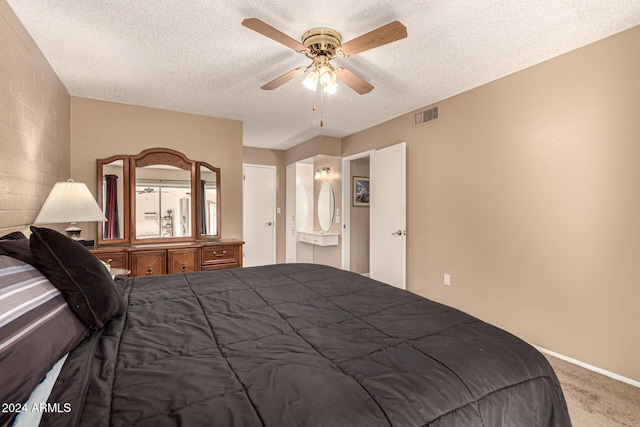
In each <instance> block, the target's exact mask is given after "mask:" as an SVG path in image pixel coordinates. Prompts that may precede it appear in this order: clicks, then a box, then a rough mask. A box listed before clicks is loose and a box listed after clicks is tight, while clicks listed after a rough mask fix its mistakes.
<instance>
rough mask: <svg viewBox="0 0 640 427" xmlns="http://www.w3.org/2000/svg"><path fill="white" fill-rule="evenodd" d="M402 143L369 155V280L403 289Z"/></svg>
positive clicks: (404, 235)
mask: <svg viewBox="0 0 640 427" xmlns="http://www.w3.org/2000/svg"><path fill="white" fill-rule="evenodd" d="M406 168H407V160H406V144H405V143H404V142H401V143H399V144H396V145H392V146H391V147H387V148H383V149H381V150H376V151H374V152H373V153H371V163H370V185H371V189H370V193H369V194H370V196H369V198H370V202H369V205H370V206H369V215H370V234H371V235H370V249H369V251H370V253H369V274H370V276H371V278H373V279H376V280H379V281H381V282H384V283H388V284H389V285H393V286H395V287H398V288H401V289H406V240H407V238H406V204H407V203H406V201H407V199H406V183H407V172H406Z"/></svg>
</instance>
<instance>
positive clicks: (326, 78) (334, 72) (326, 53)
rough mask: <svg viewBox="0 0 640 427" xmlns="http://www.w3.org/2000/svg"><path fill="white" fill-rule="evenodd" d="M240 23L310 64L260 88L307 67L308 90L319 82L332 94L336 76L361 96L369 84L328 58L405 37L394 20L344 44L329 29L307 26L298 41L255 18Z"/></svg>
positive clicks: (271, 86) (268, 87)
mask: <svg viewBox="0 0 640 427" xmlns="http://www.w3.org/2000/svg"><path fill="white" fill-rule="evenodd" d="M242 25H244V26H245V27H247V28H249V29H251V30H253V31H256V32H258V33H260V34H262V35H264V36H266V37H269V38H270V39H273V40H275V41H277V42H279V43H281V44H283V45H285V46H286V47H288V48H290V49H293V50H295V51H296V52H298V53H302V54H304V55H305V56H306V57H307V58H309V59H311V64H309V65H307V66H305V67H298V68H295V69H293V70H291V71H289V72H288V73H285V74H283V75H281V76H280V77H278V78H276V79H274V80H272V81H270V82H269V83H267V84H265V85H263V86H262V87H261V89H264V90H273V89H276V88H278V87H280V86H281V85H283V84H284V83H286V82H288V81H290V80H292V79H293V78H295V77H297V76H298V75H300V74H301V73H303V72H305V71H307V70H309V69H311V72H310V73H309V74H308V75H307V77H306V78H305V80H304V81H303V84H304V85H305V86H306V87H307V88H309V89H311V90H314V91H315V90H316V88H317V87H318V84H320V85H321V86H322V88H323V91H324V92H328V93H333V92H335V90H336V87H337V84H336V79H338V80H340V81H342V82H343V83H345V84H346V85H347V86H349V87H350V88H351V89H353V90H354V91H356V92H358V93H359V94H360V95H364V94H365V93H369V92H370V91H371V90H372V89H373V86H372V85H371V84H370V83H368V82H366V81H365V80H363V79H362V78H360V77H358V76H357V75H356V74H354V73H352V72H351V71H349V70H347V69H346V68H344V67H341V66H334V65H332V64H331V62H330V61H331V59H333V58H335V57H336V56H338V57H341V56H342V57H348V56H353V55H356V54H358V53H360V52H364V51H365V50H369V49H373V48H374V47H378V46H382V45H385V44H387V43H391V42H394V41H397V40H400V39H403V38H405V37H407V29H406V27H405V26H404V25H402V24H401V23H400V22H398V21H393V22H391V23H389V24H387V25H384V26H382V27H380V28H378V29H376V30H373V31H371V32H368V33H367V34H364V35H362V36H360V37H357V38H355V39H353V40H350V41H348V42H346V43H342V39H341V37H340V34H339V33H338V32H337V31H335V30H332V29H330V28H314V29H311V30H309V31H307V32H306V33H305V34H304V35H303V36H302V43H300V42H298V41H296V40H294V39H293V38H291V37H289V36H288V35H286V34H284V33H282V32H281V31H279V30H277V29H275V28H273V27H272V26H270V25H269V24H266V23H265V22H263V21H261V20H259V19H257V18H247V19H245V20H244V21H242Z"/></svg>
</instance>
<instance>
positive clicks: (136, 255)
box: [131, 250, 167, 276]
mask: <svg viewBox="0 0 640 427" xmlns="http://www.w3.org/2000/svg"><path fill="white" fill-rule="evenodd" d="M166 271H167V252H166V251H164V250H159V251H140V252H131V275H132V276H157V275H158V274H165V273H166Z"/></svg>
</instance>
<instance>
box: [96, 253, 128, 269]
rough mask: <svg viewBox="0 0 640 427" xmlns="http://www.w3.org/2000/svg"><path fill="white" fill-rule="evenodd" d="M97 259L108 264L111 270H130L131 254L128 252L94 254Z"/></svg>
mask: <svg viewBox="0 0 640 427" xmlns="http://www.w3.org/2000/svg"><path fill="white" fill-rule="evenodd" d="M94 255H95V256H96V258H98V259H99V260H101V261H104V262H106V263H107V264H109V265H110V266H111V268H122V269H125V270H127V269H129V253H128V252H101V253H94Z"/></svg>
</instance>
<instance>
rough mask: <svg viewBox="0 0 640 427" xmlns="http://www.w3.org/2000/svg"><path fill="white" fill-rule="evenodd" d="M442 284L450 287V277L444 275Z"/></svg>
mask: <svg viewBox="0 0 640 427" xmlns="http://www.w3.org/2000/svg"><path fill="white" fill-rule="evenodd" d="M444 284H445V286H451V276H450V275H449V274H447V273H445V274H444Z"/></svg>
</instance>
